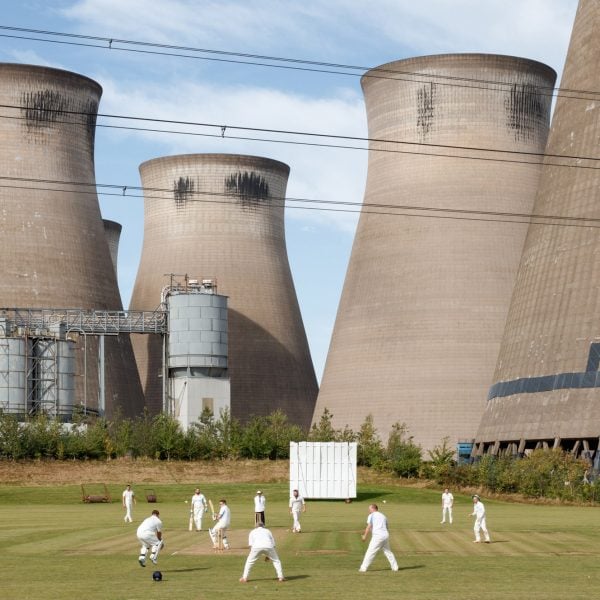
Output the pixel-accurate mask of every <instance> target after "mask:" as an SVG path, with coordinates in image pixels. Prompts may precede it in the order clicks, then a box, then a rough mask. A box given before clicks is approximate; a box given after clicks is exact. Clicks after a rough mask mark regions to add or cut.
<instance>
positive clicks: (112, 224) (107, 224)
mask: <svg viewBox="0 0 600 600" xmlns="http://www.w3.org/2000/svg"><path fill="white" fill-rule="evenodd" d="M102 223H103V225H104V235H105V236H106V243H107V244H108V251H109V252H110V260H111V262H112V265H113V268H114V270H115V277H116V278H117V281H118V279H119V271H118V266H117V265H118V260H119V240H120V239H121V231H122V229H123V227H122V226H121V224H120V223H117V222H116V221H109V220H108V219H102Z"/></svg>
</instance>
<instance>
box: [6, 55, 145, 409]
mask: <svg viewBox="0 0 600 600" xmlns="http://www.w3.org/2000/svg"><path fill="white" fill-rule="evenodd" d="M101 93H102V89H101V87H100V86H99V85H98V84H97V83H96V82H95V81H92V80H91V79H88V78H87V77H83V76H81V75H78V74H76V73H70V72H67V71H62V70H59V69H52V68H47V67H38V66H29V65H20V64H4V63H3V64H0V139H1V140H2V143H1V144H0V172H1V173H2V175H3V184H4V185H3V186H2V187H0V238H1V240H2V262H1V265H0V306H2V307H11V308H12V307H18V308H43V307H45V308H61V309H62V308H77V309H99V310H102V309H106V310H120V309H121V308H122V306H121V300H120V296H119V290H118V286H117V279H116V275H115V269H114V268H113V263H112V261H111V257H110V252H109V247H108V244H107V241H106V238H105V234H104V227H103V223H102V218H101V215H100V207H99V204H98V198H97V196H96V191H95V177H94V162H93V158H94V135H95V125H96V114H97V109H98V103H99V101H100V96H101ZM0 329H2V335H3V336H4V338H5V339H4V340H2V343H1V344H0V345H2V347H3V350H2V352H4V351H6V361H0V362H2V364H5V365H12V364H13V362H15V361H16V363H19V364H22V365H23V369H24V372H25V371H27V369H28V366H27V365H28V362H27V360H26V359H25V358H23V360H22V361H21V360H20V359H18V357H19V356H21V357H25V356H27V353H28V352H29V348H30V346H29V345H28V342H27V339H29V341H32V340H40V339H43V336H45V335H46V334H47V333H48V332H36V331H30V330H28V331H12V332H9V331H6V330H5V329H4V328H0ZM67 333H68V334H69V337H70V338H78V341H77V343H76V344H75V345H74V344H73V343H72V342H67V341H66V338H65V335H66V334H67ZM78 333H79V332H78V331H76V330H71V331H69V332H60V331H57V332H50V340H51V341H52V337H53V336H55V338H56V340H59V341H60V342H61V343H59V344H58V346H60V348H59V350H57V352H58V355H59V356H60V354H61V353H65V354H66V356H65V360H64V361H62V364H63V365H64V369H65V371H64V372H63V374H65V373H71V374H72V375H75V374H76V375H79V376H78V377H77V376H75V377H74V380H75V383H74V391H73V390H68V391H67V390H65V391H64V394H63V396H64V397H65V398H68V399H67V400H66V401H65V402H64V403H63V404H62V406H64V407H66V408H65V410H70V409H71V408H72V406H73V404H79V405H81V403H82V398H84V397H85V398H86V403H87V406H86V407H84V408H86V409H89V410H97V409H98V408H99V405H98V402H99V389H100V384H99V382H100V378H104V381H105V398H106V403H105V405H104V406H103V407H102V408H103V409H105V414H106V415H107V416H109V417H110V416H112V415H113V414H114V413H115V411H117V410H119V411H120V412H121V413H122V414H123V415H125V416H133V415H137V414H139V413H140V412H141V411H142V410H143V406H144V404H143V402H144V401H143V395H142V390H141V387H140V382H139V377H138V374H137V371H136V368H135V362H134V358H133V353H132V348H131V343H130V340H129V337H128V336H126V335H121V336H114V337H113V336H110V337H107V338H106V344H105V367H106V368H105V370H104V371H103V373H99V370H98V368H97V362H98V358H97V357H98V355H97V349H98V342H97V340H96V339H89V340H87V339H86V338H85V335H83V336H80V335H78ZM40 335H41V336H42V337H39V336H40ZM6 336H13V337H14V340H16V339H17V338H21V339H22V340H23V343H20V342H16V341H15V343H14V344H9V343H8V342H6ZM63 341H64V343H62V342H63ZM50 345H52V343H51V344H50ZM37 346H38V350H39V352H40V353H41V354H40V357H41V358H40V360H42V358H43V357H44V356H45V355H46V354H47V353H46V350H44V349H43V348H42V347H41V346H43V343H42V344H41V345H40V344H37ZM19 349H21V350H23V352H20V350H19ZM13 350H14V351H15V352H16V354H15V356H17V359H15V360H14V361H13V359H12V354H13ZM52 351H53V352H54V350H52ZM70 356H72V358H69V357H70ZM42 362H43V360H42ZM16 363H15V364H16ZM84 363H85V365H86V368H84ZM2 368H4V367H3V366H2V365H0V370H1V369H2ZM7 368H8V367H7ZM84 371H86V376H83V374H84ZM7 373H8V371H6V370H5V371H3V372H2V377H3V376H4V374H7ZM58 376H59V375H58V374H57V375H56V377H58ZM2 377H0V379H1V378H2ZM23 377H25V375H20V376H17V375H15V377H12V378H11V376H9V375H7V377H6V378H4V381H5V382H9V380H10V382H12V383H8V384H7V385H8V387H10V386H11V385H13V384H14V385H16V382H17V381H21V379H23ZM40 377H42V379H43V376H40ZM53 377H54V376H53ZM20 378H21V379H20ZM69 385H70V384H69ZM8 387H7V388H6V389H7V396H6V397H12V398H13V399H15V398H17V397H19V398H27V397H28V396H27V394H25V395H21V394H20V392H18V390H15V391H14V392H10V393H9V391H8ZM67 387H68V386H67ZM29 398H31V397H29ZM73 399H75V400H73ZM28 402H29V404H28ZM45 406H47V403H46V402H45V401H44V400H43V398H37V399H34V400H32V401H28V400H25V401H24V402H16V403H15V402H9V412H14V413H16V414H32V413H35V412H37V411H38V410H42V411H44V410H45ZM59 410H61V411H62V408H61V407H60V406H59ZM65 416H66V415H65Z"/></svg>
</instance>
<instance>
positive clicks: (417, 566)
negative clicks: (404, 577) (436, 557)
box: [368, 565, 425, 573]
mask: <svg viewBox="0 0 600 600" xmlns="http://www.w3.org/2000/svg"><path fill="white" fill-rule="evenodd" d="M424 568H425V565H411V566H409V567H398V572H400V571H413V570H415V569H424ZM383 571H390V572H392V570H391V569H390V568H389V567H381V568H380V569H371V568H370V567H369V570H368V572H369V573H379V572H383Z"/></svg>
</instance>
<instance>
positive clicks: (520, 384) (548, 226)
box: [477, 0, 600, 453]
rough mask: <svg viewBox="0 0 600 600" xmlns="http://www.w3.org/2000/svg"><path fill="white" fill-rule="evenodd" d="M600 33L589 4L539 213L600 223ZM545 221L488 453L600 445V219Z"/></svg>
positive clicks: (583, 10) (505, 344) (576, 37)
mask: <svg viewBox="0 0 600 600" xmlns="http://www.w3.org/2000/svg"><path fill="white" fill-rule="evenodd" d="M599 27H600V3H599V2H598V1H597V0H593V1H592V0H582V1H581V2H580V4H579V8H578V11H577V15H576V18H575V25H574V28H573V33H572V36H571V42H570V46H569V51H568V55H567V61H566V64H565V69H564V72H563V77H562V82H561V90H563V91H561V93H560V94H559V97H558V98H557V101H556V107H555V112H554V117H553V120H552V128H551V132H550V135H549V138H548V146H547V149H546V153H547V157H546V159H545V164H544V167H543V171H542V176H541V180H540V187H539V191H538V194H537V198H536V203H535V208H534V213H535V214H536V215H537V214H540V215H559V216H564V217H566V218H569V217H573V218H575V219H586V218H587V219H596V220H597V219H599V218H600V204H599V203H598V190H599V189H600V171H598V158H595V159H594V160H585V157H598V138H599V137H600V102H599V101H598V89H600V71H599V70H598V63H599V62H600V37H599V36H598V28H599ZM580 90H581V91H580ZM585 90H587V93H586V92H585ZM556 155H559V156H567V157H582V158H581V159H578V158H571V159H569V158H565V159H562V158H557V157H556ZM554 165H563V166H554ZM536 221H537V222H538V223H536V224H532V225H530V227H529V231H528V234H527V240H526V243H525V247H524V251H523V257H522V259H521V264H520V267H519V273H518V278H517V280H516V283H515V293H514V296H513V299H512V302H511V306H510V312H509V315H508V319H507V324H506V329H505V332H504V337H503V340H502V345H501V349H500V354H499V358H498V364H497V367H496V373H495V376H494V380H493V385H492V386H491V389H490V390H489V396H488V402H487V408H486V411H485V414H484V416H483V418H482V421H481V427H480V428H479V431H478V433H477V442H478V447H477V451H478V452H484V451H485V452H487V451H489V452H497V451H502V450H508V451H509V452H515V453H516V452H523V451H524V450H525V449H527V448H532V447H536V446H537V445H540V446H543V445H546V444H548V443H549V444H550V445H555V444H556V445H558V444H561V445H562V446H563V447H566V448H571V447H572V448H573V449H576V448H578V449H581V450H583V449H586V446H588V447H590V446H593V448H592V449H596V448H597V447H598V436H599V435H600V389H599V388H600V373H598V363H599V359H600V326H599V325H598V315H600V293H599V282H600V260H599V256H600V230H599V229H598V223H597V221H595V222H591V221H590V222H585V221H568V220H563V221H560V220H558V221H557V220H553V221H549V220H545V219H536ZM575 225H578V226H575ZM583 225H593V227H583Z"/></svg>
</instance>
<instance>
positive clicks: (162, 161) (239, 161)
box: [139, 153, 290, 175]
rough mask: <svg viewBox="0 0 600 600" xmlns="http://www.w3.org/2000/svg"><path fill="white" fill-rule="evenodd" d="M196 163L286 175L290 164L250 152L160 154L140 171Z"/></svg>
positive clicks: (142, 165) (143, 165)
mask: <svg viewBox="0 0 600 600" xmlns="http://www.w3.org/2000/svg"><path fill="white" fill-rule="evenodd" d="M186 163H187V164H189V163H194V165H195V166H196V165H202V164H203V163H204V164H215V163H216V164H231V165H232V166H235V165H238V166H246V165H245V164H247V165H248V166H255V167H262V168H264V169H271V170H278V171H282V172H283V173H284V174H285V175H289V173H290V166H289V165H287V164H286V163H284V162H281V161H279V160H275V159H273V158H266V157H264V156H252V155H248V154H225V153H206V154H202V153H199V154H174V155H170V156H160V157H157V158H151V159H149V160H146V161H144V162H143V163H141V164H140V166H139V171H140V173H142V171H145V170H146V169H150V168H153V167H160V166H167V165H169V164H174V165H177V166H182V165H185V164H186Z"/></svg>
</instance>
